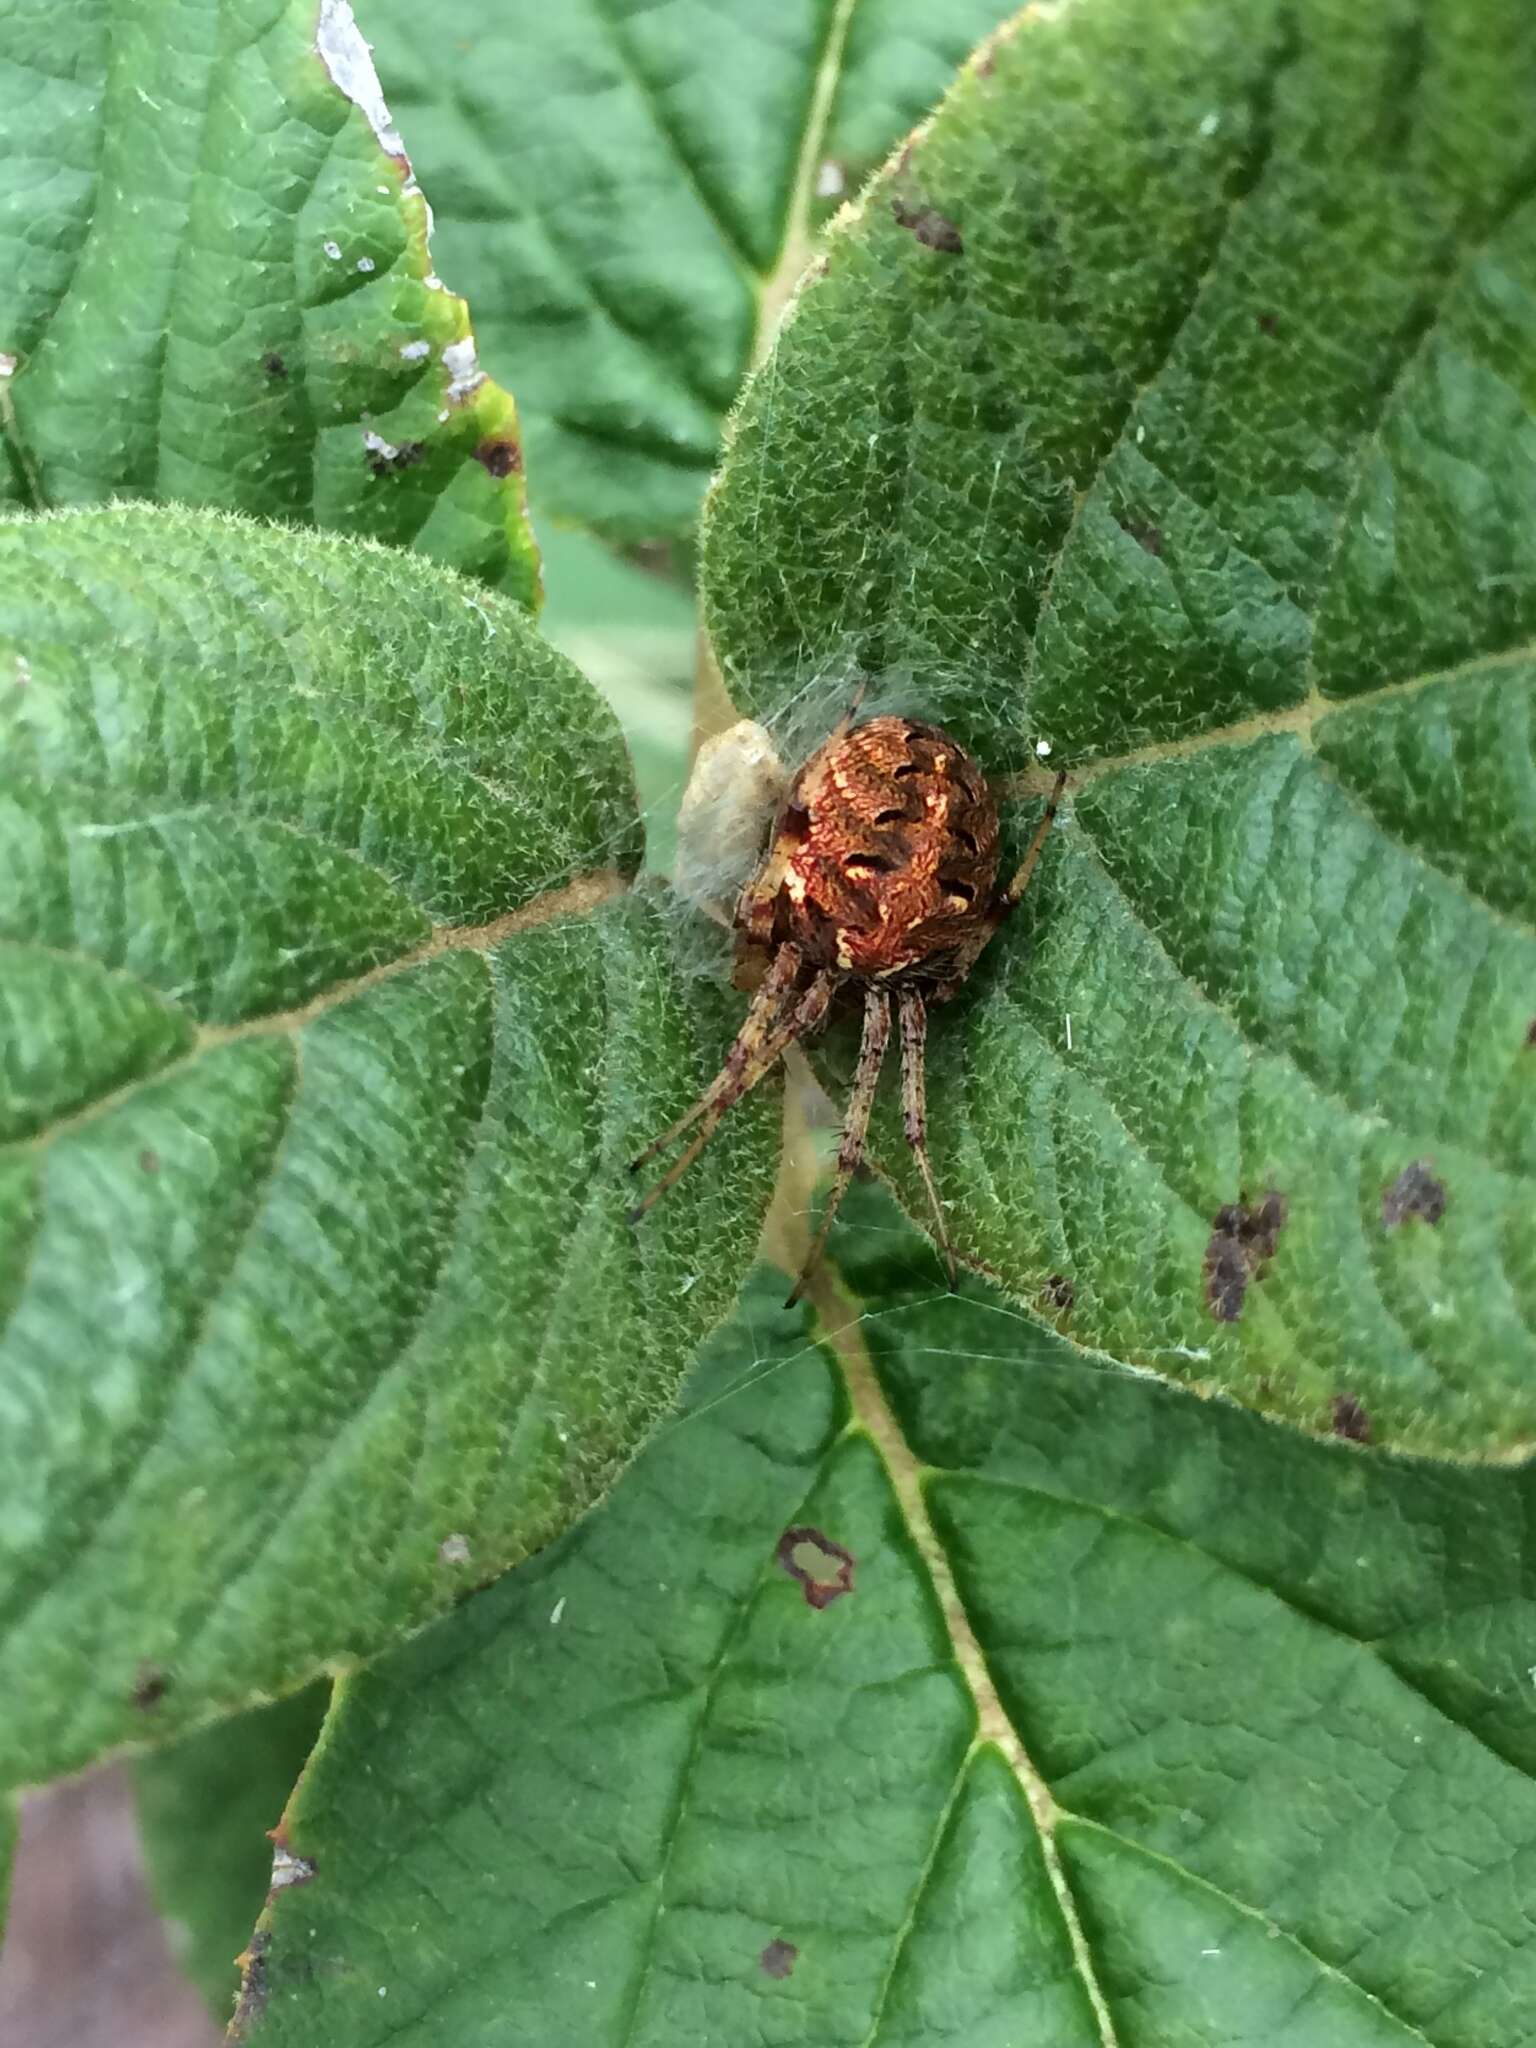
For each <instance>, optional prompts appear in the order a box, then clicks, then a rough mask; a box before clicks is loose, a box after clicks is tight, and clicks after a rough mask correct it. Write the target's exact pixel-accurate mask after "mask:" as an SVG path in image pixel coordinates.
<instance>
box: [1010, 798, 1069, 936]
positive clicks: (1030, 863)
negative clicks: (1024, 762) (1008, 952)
mask: <svg viewBox="0 0 1536 2048" xmlns="http://www.w3.org/2000/svg"><path fill="white" fill-rule="evenodd" d="M1066 786H1067V771H1066V769H1065V768H1063V769H1062V771H1061V773H1060V774H1059V775H1058V776H1057V777H1056V783H1055V787H1054V788H1053V789H1052V791H1051V794H1050V796H1049V798H1048V799H1047V802H1046V806H1045V810H1044V812H1043V813H1042V815H1041V819H1040V822H1039V824H1038V825H1037V826H1036V827H1035V836H1034V838H1033V839H1031V840H1030V842H1029V851H1028V852H1027V853H1026V854H1025V856H1024V858H1023V860H1022V862H1021V863H1020V865H1019V871H1018V873H1017V874H1016V875H1015V876H1014V878H1013V880H1012V881H1011V882H1010V883H1009V884H1008V886H1007V888H1006V889H1004V890H1003V892H1002V895H1001V898H1000V901H999V909H1000V911H1001V913H1002V915H1003V916H1004V917H1006V916H1007V915H1008V912H1009V911H1010V910H1012V908H1013V907H1014V905H1015V904H1016V903H1017V902H1018V900H1019V898H1020V897H1021V896H1022V895H1023V894H1024V891H1025V890H1026V889H1027V888H1028V887H1029V878H1030V876H1031V875H1032V874H1033V873H1034V872H1035V862H1036V861H1037V860H1038V859H1039V858H1040V849H1041V847H1042V846H1044V844H1045V835H1046V833H1047V832H1049V831H1050V829H1051V823H1052V820H1053V819H1054V818H1055V816H1056V806H1057V805H1058V804H1059V803H1060V802H1061V792H1062V791H1063V790H1064V789H1065V788H1066Z"/></svg>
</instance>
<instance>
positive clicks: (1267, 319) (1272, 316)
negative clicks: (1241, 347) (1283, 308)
mask: <svg viewBox="0 0 1536 2048" xmlns="http://www.w3.org/2000/svg"><path fill="white" fill-rule="evenodd" d="M1259 332H1260V334H1278V333H1279V332H1280V317H1279V315H1278V314H1276V313H1261V314H1260V315H1259Z"/></svg>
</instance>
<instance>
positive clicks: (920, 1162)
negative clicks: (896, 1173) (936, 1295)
mask: <svg viewBox="0 0 1536 2048" xmlns="http://www.w3.org/2000/svg"><path fill="white" fill-rule="evenodd" d="M899 1001H900V1005H901V1120H902V1125H903V1127H904V1129H905V1131H906V1135H907V1143H908V1144H909V1145H910V1146H911V1147H912V1157H913V1158H914V1159H915V1160H916V1161H917V1170H918V1172H919V1173H920V1174H921V1175H922V1177H923V1186H924V1188H925V1189H926V1190H927V1194H928V1207H929V1208H930V1209H931V1210H932V1211H933V1234H934V1236H935V1237H936V1238H937V1239H938V1244H939V1250H940V1251H941V1252H942V1253H943V1254H944V1264H945V1267H946V1268H947V1270H948V1273H949V1286H950V1292H951V1293H953V1292H954V1290H955V1287H956V1284H957V1275H956V1269H955V1253H954V1247H953V1246H952V1245H951V1244H950V1241H949V1225H948V1224H947V1223H946V1222H945V1220H944V1211H943V1209H942V1208H941V1207H940V1205H939V1191H938V1189H937V1188H936V1187H935V1186H934V1184H933V1168H932V1166H931V1165H930V1164H929V1161H928V1104H927V1088H926V1085H925V1080H924V1058H923V1053H924V1048H925V1046H926V1045H927V1042H928V1005H927V1004H926V1003H925V1002H924V1001H923V998H922V996H921V995H920V993H919V992H918V991H917V990H916V989H915V988H904V989H903V990H902V991H901V994H900V998H899Z"/></svg>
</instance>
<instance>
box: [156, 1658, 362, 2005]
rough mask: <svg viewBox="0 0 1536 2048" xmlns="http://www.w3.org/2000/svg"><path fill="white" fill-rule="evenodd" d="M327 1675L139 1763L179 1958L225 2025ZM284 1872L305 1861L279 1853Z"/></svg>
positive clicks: (324, 1697)
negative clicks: (286, 1860) (285, 1859)
mask: <svg viewBox="0 0 1536 2048" xmlns="http://www.w3.org/2000/svg"><path fill="white" fill-rule="evenodd" d="M330 1693H331V1689H330V1687H329V1685H327V1684H325V1683H323V1682H322V1683H320V1684H318V1685H312V1686H308V1687H306V1688H305V1690H304V1691H303V1692H296V1693H295V1694H294V1695H293V1697H292V1698H291V1699H286V1700H279V1701H278V1702H277V1704H276V1705H275V1706H270V1707H257V1708H255V1709H253V1711H252V1712H250V1713H247V1714H231V1715H229V1716H228V1717H227V1718H226V1719H224V1720H222V1721H215V1722H213V1723H212V1724H211V1725H210V1726H208V1727H207V1728H202V1729H199V1730H198V1732H197V1733H196V1734H195V1735H189V1736H187V1737H186V1739H185V1740H184V1741H182V1742H173V1743H171V1744H170V1745H168V1747H166V1748H165V1749H160V1750H155V1751H153V1752H152V1753H151V1754H150V1755H148V1756H143V1757H140V1758H139V1759H138V1761H137V1762H136V1763H135V1765H134V1767H133V1783H134V1791H135V1793H136V1795H137V1798H138V1808H139V1825H140V1834H141V1838H142V1840H143V1844H144V1855H145V1860H146V1861H147V1863H148V1865H149V1875H150V1882H151V1885H152V1886H153V1889H154V1894H155V1900H156V1903H157V1904H158V1906H159V1908H160V1910H161V1912H162V1913H163V1914H164V1915H165V1917H166V1919H167V1920H168V1921H169V1922H170V1928H169V1930H168V1932H169V1934H170V1938H171V1942H172V1944H173V1947H174V1948H175V1950H176V1953H177V1954H178V1956H179V1958H180V1960H181V1964H182V1967H183V1968H184V1969H185V1970H186V1972H187V1975H188V1976H189V1977H190V1978H191V1979H192V1981H193V1983H194V1984H196V1986H197V1988H198V1989H199V1991H201V1992H202V1994H203V1996H204V1997H205V1998H206V1999H207V2001H208V2006H209V2010H210V2011H211V2012H212V2013H213V2015H214V2017H215V2019H217V2020H218V2022H219V2023H220V2025H222V2024H223V2023H224V2022H225V2021H226V2020H227V2019H228V2018H229V2016H230V2014H231V2012H232V2011H233V2009H234V2003H235V1997H236V1994H237V1992H238V1991H239V1988H240V1970H239V1959H240V1956H241V1954H242V1952H243V1951H244V1949H245V1945H246V1943H247V1942H248V1941H249V1940H250V1938H251V1929H252V1927H254V1926H255V1924H256V1916H257V1914H258V1913H259V1912H260V1911H261V1905H262V1901H263V1899H264V1898H265V1897H266V1895H267V1889H268V1886H269V1885H270V1884H271V1882H272V1878H273V1874H274V1863H273V1843H272V1840H271V1836H272V1834H273V1832H274V1831H275V1830H276V1829H277V1827H278V1823H279V1822H280V1820H281V1818H282V1813H283V1808H284V1807H285V1806H286V1805H287V1803H288V1798H289V1794H290V1793H291V1792H292V1790H293V1787H294V1784H295V1781H296V1780H297V1778H298V1775H299V1772H300V1771H301V1770H302V1769H303V1768H304V1764H305V1761H306V1759H307V1758H308V1756H309V1753H310V1751H311V1750H312V1749H313V1748H314V1746H315V1738H316V1736H317V1735H318V1734H319V1733H320V1724H321V1722H322V1721H323V1720H324V1719H325V1710H326V1707H327V1706H328V1704H329V1702H330ZM277 1874H278V1875H279V1876H280V1877H282V1878H283V1879H284V1881H287V1880H288V1879H291V1878H295V1877H297V1876H298V1875H299V1874H300V1872H299V1871H298V1869H297V1868H295V1867H294V1866H292V1865H288V1866H286V1867H285V1866H284V1865H283V1864H282V1861H281V1859H279V1862H278V1866H277Z"/></svg>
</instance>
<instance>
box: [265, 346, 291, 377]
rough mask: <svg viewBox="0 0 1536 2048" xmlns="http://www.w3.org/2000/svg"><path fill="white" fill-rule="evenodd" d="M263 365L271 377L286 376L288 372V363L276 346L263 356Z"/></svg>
mask: <svg viewBox="0 0 1536 2048" xmlns="http://www.w3.org/2000/svg"><path fill="white" fill-rule="evenodd" d="M261 367H262V368H263V369H264V370H265V371H266V373H267V375H268V376H269V377H286V376H287V374H288V365H287V364H286V363H285V362H284V361H283V359H282V357H281V356H280V355H279V354H278V352H277V350H276V349H275V348H274V349H269V350H268V351H267V353H266V354H265V355H264V356H263V357H262V359H261Z"/></svg>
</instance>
